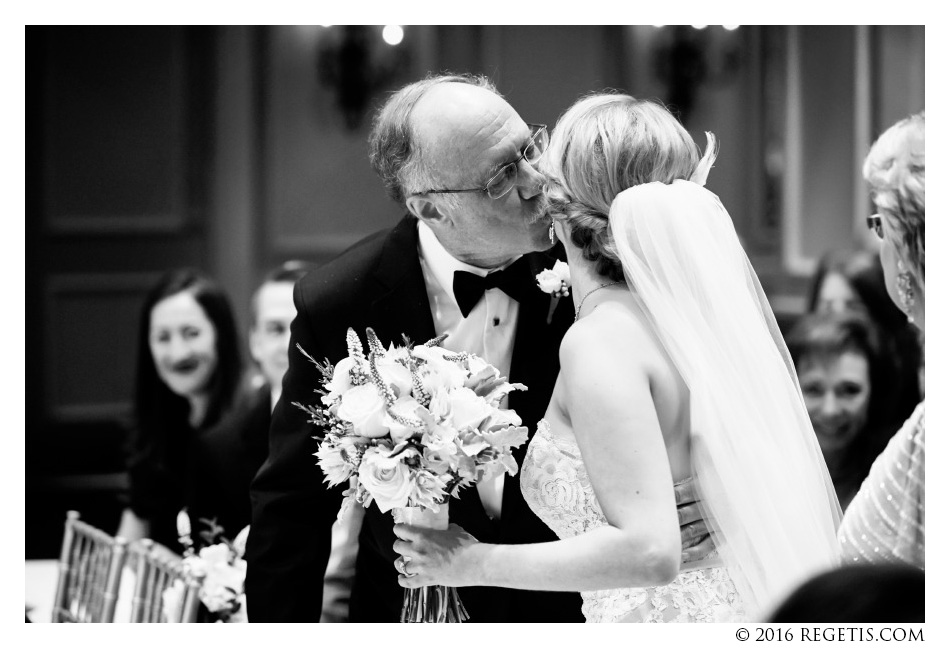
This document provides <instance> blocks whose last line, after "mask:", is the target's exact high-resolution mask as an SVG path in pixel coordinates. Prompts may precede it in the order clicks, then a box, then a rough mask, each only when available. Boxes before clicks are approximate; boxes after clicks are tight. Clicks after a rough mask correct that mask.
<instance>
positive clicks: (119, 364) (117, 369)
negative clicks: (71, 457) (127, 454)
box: [46, 273, 158, 422]
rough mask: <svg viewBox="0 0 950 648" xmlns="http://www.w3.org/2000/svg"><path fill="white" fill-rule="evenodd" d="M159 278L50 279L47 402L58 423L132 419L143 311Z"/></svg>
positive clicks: (141, 275) (131, 275)
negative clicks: (144, 302)
mask: <svg viewBox="0 0 950 648" xmlns="http://www.w3.org/2000/svg"><path fill="white" fill-rule="evenodd" d="M157 280H158V275H157V274H151V273H124V274H82V275H79V274H77V275H56V276H52V277H50V278H49V281H48V286H47V297H46V299H47V306H46V312H47V313H48V314H49V318H50V321H52V322H55V323H56V326H52V327H50V328H49V329H48V332H47V341H46V348H47V353H48V354H49V357H50V358H51V360H52V364H53V365H54V369H53V370H52V371H49V372H47V374H46V380H47V382H46V394H47V397H46V401H47V403H48V407H49V409H50V412H51V414H52V418H53V419H55V420H57V421H61V422H62V421H85V420H90V419H97V418H99V419H110V418H117V417H122V416H124V415H126V414H127V413H128V412H129V406H130V403H131V400H132V396H133V393H132V390H133V386H134V378H135V366H136V365H135V363H136V361H137V358H136V352H137V348H136V343H137V339H136V338H137V335H138V326H139V311H140V308H141V304H142V302H143V301H144V298H145V293H146V292H147V290H148V289H149V288H150V287H151V286H152V285H153V284H154V283H155V282H156V281H157Z"/></svg>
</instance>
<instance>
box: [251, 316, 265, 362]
mask: <svg viewBox="0 0 950 648" xmlns="http://www.w3.org/2000/svg"><path fill="white" fill-rule="evenodd" d="M247 346H248V349H249V350H250V351H251V359H252V360H254V362H257V363H260V361H261V357H263V355H264V350H263V349H262V348H261V336H260V333H259V329H258V327H256V326H253V325H252V326H251V327H249V328H248V331H247Z"/></svg>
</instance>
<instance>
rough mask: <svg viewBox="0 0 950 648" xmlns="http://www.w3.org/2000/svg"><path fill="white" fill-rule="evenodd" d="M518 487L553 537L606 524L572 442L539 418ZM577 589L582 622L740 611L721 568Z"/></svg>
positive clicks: (728, 616) (738, 614) (703, 617)
mask: <svg viewBox="0 0 950 648" xmlns="http://www.w3.org/2000/svg"><path fill="white" fill-rule="evenodd" d="M521 492H522V493H523V494H524V498H525V500H526V501H527V503H528V506H530V507H531V510H533V511H534V512H535V514H536V515H537V516H538V517H539V518H540V519H541V520H542V521H543V522H544V523H545V524H547V525H548V526H549V527H550V528H551V530H552V531H554V532H555V533H556V534H557V536H558V537H559V538H562V539H564V538H570V537H573V536H576V535H580V534H583V533H585V532H586V531H588V530H590V529H594V528H597V527H601V526H605V525H606V524H607V519H606V518H605V517H604V514H603V511H602V510H601V507H600V504H599V503H598V501H597V497H596V494H595V493H594V489H593V487H592V486H591V483H590V479H589V477H588V474H587V468H586V467H585V465H584V461H583V458H582V457H581V453H580V449H579V448H578V446H577V444H576V443H575V442H574V441H573V439H566V438H561V437H557V436H555V435H553V434H552V432H551V428H550V425H549V424H548V423H547V421H545V420H543V419H542V420H541V421H539V422H538V430H537V433H536V434H535V435H534V437H533V438H532V440H531V443H530V445H529V446H528V452H527V455H526V457H525V460H524V463H523V465H522V473H521ZM581 595H582V597H583V599H584V604H583V612H584V616H585V617H586V618H587V621H588V622H613V621H639V622H650V623H664V622H696V621H705V622H715V621H739V620H741V619H743V618H744V616H745V614H744V611H743V608H742V601H741V599H740V598H739V594H738V593H737V592H736V588H735V585H734V584H733V582H732V580H731V579H730V578H729V575H728V573H727V572H726V571H725V570H724V569H722V568H706V569H698V570H694V571H684V572H681V573H680V574H679V576H677V577H676V578H675V579H674V580H673V581H672V582H671V583H670V584H668V585H663V586H660V587H649V588H624V589H609V590H597V591H591V592H581Z"/></svg>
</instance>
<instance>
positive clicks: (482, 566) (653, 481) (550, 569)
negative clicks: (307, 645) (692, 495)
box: [395, 322, 681, 591]
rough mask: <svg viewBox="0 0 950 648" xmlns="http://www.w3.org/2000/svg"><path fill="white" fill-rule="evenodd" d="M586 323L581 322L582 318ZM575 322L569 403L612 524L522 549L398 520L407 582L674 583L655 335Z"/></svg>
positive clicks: (567, 362) (675, 553) (556, 586)
mask: <svg viewBox="0 0 950 648" xmlns="http://www.w3.org/2000/svg"><path fill="white" fill-rule="evenodd" d="M582 324H586V322H582ZM624 328H625V329H627V330H625V332H624V336H623V338H622V339H618V338H620V336H617V335H605V331H603V330H598V329H597V328H594V327H592V326H575V327H574V329H572V330H571V331H570V332H569V334H568V336H567V337H566V338H565V344H563V345H562V348H561V368H562V371H561V378H562V379H563V380H564V381H565V387H566V388H567V389H566V390H565V392H564V393H566V394H567V402H566V403H565V405H566V409H567V411H568V413H569V415H570V419H571V424H572V427H573V428H574V433H575V435H576V437H577V442H578V445H579V446H580V448H581V453H582V455H583V458H584V463H585V464H586V467H587V472H588V474H589V476H590V480H591V485H592V486H593V488H594V491H595V493H596V495H597V499H598V501H599V502H600V505H601V508H602V509H603V512H604V515H605V517H606V518H607V521H608V523H609V525H608V526H604V527H600V528H597V529H594V530H592V531H589V532H588V533H585V534H583V535H580V536H577V537H574V538H570V539H566V540H560V541H557V542H547V543H539V544H526V545H490V544H480V543H478V542H477V541H475V540H474V538H472V537H471V536H469V535H468V534H466V533H465V532H464V531H463V530H462V529H460V528H458V527H453V528H452V529H450V530H449V531H447V532H432V531H424V530H421V529H411V528H407V527H404V526H398V527H397V529H396V535H397V536H398V537H400V538H402V540H397V542H396V545H395V547H396V550H397V551H398V552H400V553H402V554H404V555H406V556H408V557H409V559H410V563H409V564H410V567H409V573H411V574H415V575H413V576H411V577H409V578H405V577H400V583H401V584H403V585H404V586H407V587H414V586H421V585H427V584H433V583H439V584H444V585H455V586H468V585H493V586H500V587H510V588H517V589H529V590H561V591H584V590H594V589H609V588H615V587H646V586H652V585H660V584H665V583H668V582H670V581H671V580H672V579H673V578H675V577H676V574H677V573H678V571H679V566H680V551H681V547H680V530H679V523H678V520H677V515H676V506H675V500H674V495H673V485H672V484H673V480H672V477H671V473H670V468H669V460H668V458H667V453H666V447H665V445H664V441H663V435H662V433H661V431H660V425H659V421H658V418H657V413H656V408H655V405H654V402H653V398H652V394H651V386H650V379H649V372H648V369H647V366H646V362H648V361H646V360H644V355H645V354H644V353H643V351H644V349H645V348H649V346H646V345H651V344H652V341H650V340H647V339H646V338H645V337H643V336H632V337H631V336H630V335H629V329H628V328H627V327H624Z"/></svg>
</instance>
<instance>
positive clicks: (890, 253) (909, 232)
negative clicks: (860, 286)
mask: <svg viewBox="0 0 950 648" xmlns="http://www.w3.org/2000/svg"><path fill="white" fill-rule="evenodd" d="M925 169H926V166H925V150H924V113H919V114H916V115H913V116H911V117H908V118H906V119H903V120H901V121H900V122H898V123H897V124H895V125H894V126H892V127H891V128H889V129H888V130H887V131H885V132H884V134H883V135H881V137H879V138H878V140H877V141H876V142H875V143H874V146H873V147H871V152H870V153H869V154H868V156H867V158H866V159H865V161H864V178H865V179H866V180H867V181H868V183H869V184H870V185H871V197H872V199H873V200H874V205H875V206H876V207H877V211H878V213H877V214H874V215H873V216H870V217H869V218H868V226H869V227H871V228H872V229H873V230H874V231H875V232H876V233H877V234H878V236H880V237H881V265H882V267H883V268H884V278H885V282H886V284H887V292H888V294H890V296H891V299H893V300H894V303H895V304H897V306H898V307H899V308H900V309H901V310H902V311H903V312H904V313H905V314H906V316H907V320H908V321H909V322H911V323H912V324H913V325H914V326H916V327H917V328H918V329H920V331H921V332H923V330H924V193H925V187H926V182H925V179H926V175H925ZM838 538H839V540H840V542H841V546H842V551H843V560H844V563H845V564H860V563H891V562H895V563H896V562H904V563H909V564H911V565H915V566H917V567H920V568H921V569H923V568H924V403H923V402H921V403H920V405H918V406H917V409H916V410H915V411H914V413H913V414H912V415H911V417H910V418H909V419H908V420H907V422H906V423H905V424H904V426H903V427H902V428H901V430H900V431H899V432H898V433H897V434H896V435H895V436H894V437H893V438H892V439H891V441H890V443H889V444H888V446H887V448H886V449H885V450H884V452H883V453H882V454H881V455H880V456H879V457H878V458H877V460H875V462H874V465H873V466H872V467H871V473H870V475H869V476H868V478H867V479H866V480H865V481H864V483H863V484H862V486H861V489H860V491H859V492H858V494H857V496H856V497H855V498H854V501H853V502H852V504H851V506H850V507H849V508H848V511H847V513H846V515H845V517H844V520H843V521H842V523H841V528H840V530H839V532H838Z"/></svg>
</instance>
